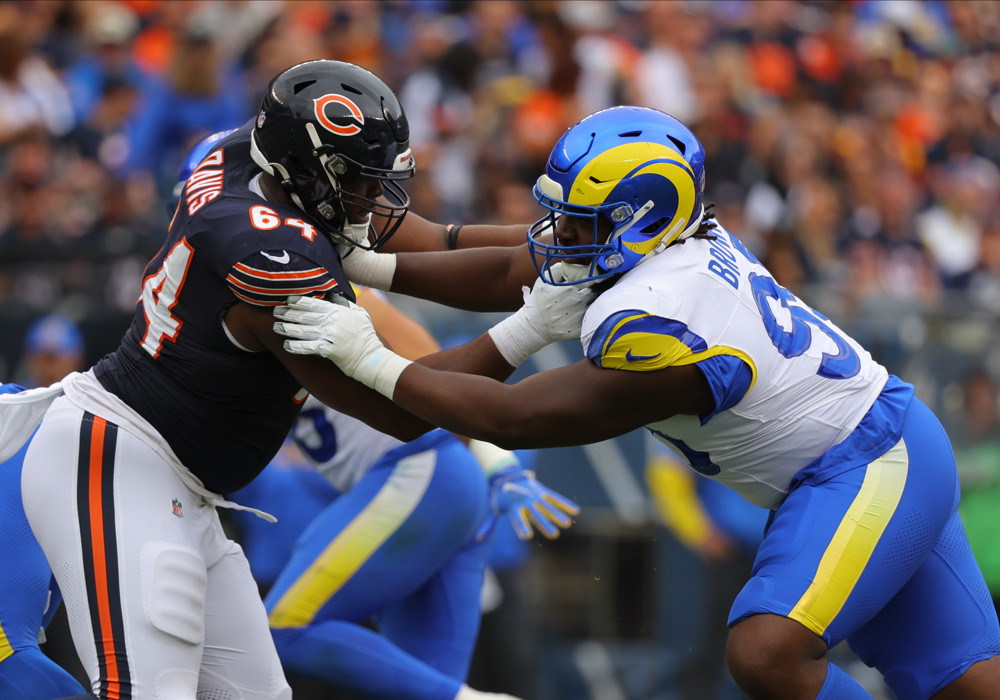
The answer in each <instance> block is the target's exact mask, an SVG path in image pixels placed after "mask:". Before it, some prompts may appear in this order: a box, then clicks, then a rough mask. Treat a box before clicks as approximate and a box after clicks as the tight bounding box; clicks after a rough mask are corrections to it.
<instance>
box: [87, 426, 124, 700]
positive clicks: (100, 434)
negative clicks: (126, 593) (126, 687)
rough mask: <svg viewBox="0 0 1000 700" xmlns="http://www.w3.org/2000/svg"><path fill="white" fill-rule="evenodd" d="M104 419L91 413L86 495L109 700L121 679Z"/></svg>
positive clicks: (116, 693) (113, 698)
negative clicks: (111, 584)
mask: <svg viewBox="0 0 1000 700" xmlns="http://www.w3.org/2000/svg"><path fill="white" fill-rule="evenodd" d="M106 427H107V421H105V420H104V419H103V418H101V417H99V416H94V427H93V432H92V433H91V440H90V469H89V470H88V472H89V478H88V483H87V495H88V498H89V500H90V513H91V518H90V522H91V525H92V528H91V531H90V538H91V547H92V548H93V553H94V585H95V587H96V589H97V600H96V601H94V602H95V603H96V604H97V612H98V617H99V619H100V624H101V629H100V631H99V633H98V635H97V642H98V652H99V653H100V652H102V651H103V655H104V663H105V665H106V666H105V668H106V669H107V671H106V673H107V684H108V687H107V697H108V700H118V698H120V697H121V683H120V681H119V677H118V657H117V655H116V654H115V639H114V630H113V628H112V626H111V607H110V606H111V600H110V598H111V596H110V593H109V591H108V553H107V552H106V551H105V547H104V543H105V533H104V504H103V501H102V500H101V484H102V481H103V480H102V471H103V468H104V431H105V428H106Z"/></svg>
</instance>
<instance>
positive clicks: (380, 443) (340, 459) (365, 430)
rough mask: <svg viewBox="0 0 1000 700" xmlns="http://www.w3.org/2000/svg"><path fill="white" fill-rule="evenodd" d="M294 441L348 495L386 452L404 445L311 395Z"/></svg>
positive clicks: (293, 428)
mask: <svg viewBox="0 0 1000 700" xmlns="http://www.w3.org/2000/svg"><path fill="white" fill-rule="evenodd" d="M292 438H293V440H294V441H295V444H296V445H298V446H299V449H301V450H302V452H303V453H304V454H305V456H306V458H307V459H308V460H309V461H310V462H311V463H312V464H313V466H314V467H315V468H316V471H318V472H319V473H320V474H322V475H323V476H324V477H326V479H327V480H328V481H329V482H330V483H331V484H333V486H334V487H335V488H336V489H337V490H338V491H340V492H341V493H346V492H348V491H350V490H351V488H352V487H353V486H354V485H355V484H356V483H358V481H359V480H360V479H361V477H363V476H364V475H365V474H367V473H368V470H369V469H371V467H372V465H373V464H375V462H377V461H378V460H379V459H380V458H381V457H382V456H383V455H385V453H386V452H388V451H389V450H391V449H394V448H396V447H399V446H400V445H402V444H404V443H403V442H402V441H400V440H397V439H396V438H394V437H392V436H391V435H386V434H385V433H383V432H380V431H378V430H375V428H373V427H371V426H370V425H368V424H367V423H364V422H362V421H360V420H358V419H357V418H352V417H351V416H348V415H346V414H344V413H341V412H340V411H337V410H335V409H332V408H330V407H328V406H324V405H323V404H322V403H320V402H319V401H318V400H317V399H315V398H313V397H312V396H310V397H309V398H308V399H306V402H305V404H304V405H303V406H302V412H301V413H300V414H299V417H298V419H297V420H296V421H295V425H294V426H293V427H292Z"/></svg>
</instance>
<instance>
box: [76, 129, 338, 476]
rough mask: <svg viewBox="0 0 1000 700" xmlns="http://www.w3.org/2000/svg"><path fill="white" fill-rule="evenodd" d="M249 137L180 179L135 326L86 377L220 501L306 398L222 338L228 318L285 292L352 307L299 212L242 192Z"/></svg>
mask: <svg viewBox="0 0 1000 700" xmlns="http://www.w3.org/2000/svg"><path fill="white" fill-rule="evenodd" d="M250 129H251V124H250V123H247V124H246V125H244V126H243V127H241V128H240V129H238V130H237V131H236V132H234V133H233V134H232V135H231V136H229V137H227V138H226V139H224V140H223V141H221V142H220V144H219V147H218V148H217V149H215V150H213V151H211V152H210V153H209V154H208V156H206V157H205V159H204V160H203V161H202V162H201V164H200V165H199V166H198V167H197V168H196V169H195V171H194V172H193V173H192V174H191V176H190V177H189V178H188V180H187V183H186V185H185V187H184V193H183V195H182V196H181V200H180V202H179V204H178V206H177V210H176V212H175V214H174V218H173V221H172V222H171V224H170V229H169V233H168V235H167V239H166V242H165V243H164V245H163V248H162V249H161V250H160V252H159V253H157V255H156V257H154V258H153V260H152V261H151V262H150V263H149V265H148V266H147V267H146V272H145V274H144V276H143V281H142V294H141V296H140V298H139V302H138V305H137V307H136V314H135V319H134V320H133V322H132V325H131V327H130V328H129V330H128V332H127V333H126V334H125V338H124V339H123V340H122V343H121V345H120V346H119V347H118V349H117V350H115V351H114V352H113V353H111V354H109V355H107V356H106V357H105V358H104V359H102V360H101V361H100V362H99V363H98V364H97V366H96V367H95V370H94V371H95V374H96V376H97V378H98V380H99V381H100V382H101V384H102V385H103V386H104V387H105V388H106V389H107V390H108V391H111V392H113V393H114V394H116V395H118V396H119V397H120V398H121V399H122V400H124V401H125V403H127V404H128V405H129V406H131V407H132V408H133V409H134V410H135V411H137V412H138V413H139V414H140V415H141V416H142V417H143V418H145V419H146V420H147V421H149V422H150V423H151V424H152V425H153V427H155V428H156V429H157V430H158V431H159V432H160V434H161V435H162V436H163V438H164V439H165V440H166V441H167V442H168V443H169V444H170V446H171V448H173V450H174V452H175V453H176V455H177V456H178V458H180V460H181V461H182V462H183V463H184V465H185V466H187V468H188V469H190V470H191V471H192V472H193V473H194V474H195V475H197V476H198V477H199V478H200V479H201V480H202V481H203V482H204V484H205V486H207V487H208V488H209V489H211V490H213V491H215V492H217V493H225V492H230V491H235V490H236V489H239V488H241V487H243V486H245V485H246V484H247V483H248V482H250V481H251V480H252V479H253V477H254V476H256V475H257V474H258V473H259V472H260V471H261V470H262V469H263V468H264V467H265V466H266V465H267V463H268V462H269V461H270V460H271V458H272V457H274V455H275V454H276V453H277V451H278V449H279V448H280V447H281V443H282V441H283V440H284V438H285V436H286V434H287V433H288V430H289V428H290V427H291V425H292V423H293V421H294V420H295V417H296V415H297V414H298V411H299V407H300V405H301V402H302V401H303V400H304V399H305V395H306V392H305V391H304V390H302V388H301V386H300V385H299V384H298V383H297V382H296V381H295V379H293V378H292V376H291V374H289V372H288V371H287V370H286V369H285V368H284V366H283V365H282V364H281V363H280V362H279V361H278V359H277V358H275V357H274V355H272V354H271V353H269V352H247V351H245V350H242V349H240V348H238V347H237V346H236V345H235V344H234V343H233V341H231V340H230V339H229V337H228V336H227V335H226V331H225V329H224V328H223V323H222V321H223V317H224V315H225V313H226V311H227V309H229V307H230V306H232V305H233V304H234V303H237V302H239V303H249V304H253V305H255V306H263V307H270V306H277V305H279V304H281V303H283V302H284V300H285V299H286V297H288V295H290V294H302V295H310V296H327V295H330V294H342V295H344V296H346V297H348V298H349V299H352V300H353V299H354V295H353V292H352V291H351V286H350V284H349V282H348V281H347V277H346V275H345V273H344V271H343V268H342V267H341V264H340V258H339V257H338V255H337V252H336V249H335V248H334V246H333V244H332V243H331V242H330V240H329V239H328V238H327V237H326V236H324V235H323V234H322V233H320V232H319V231H318V230H317V229H315V228H314V227H313V226H312V225H311V224H309V223H308V222H307V221H306V220H304V219H303V218H302V216H303V214H302V212H301V211H300V210H299V209H297V208H295V207H293V206H291V205H282V204H276V203H274V202H268V201H266V200H264V199H262V198H261V197H260V196H258V195H257V194H255V193H254V192H252V191H251V190H250V182H251V180H252V179H253V178H254V177H255V176H256V175H257V174H258V173H259V172H260V170H259V169H258V168H257V166H256V165H255V164H254V163H253V161H252V160H251V158H250V147H249V143H250V141H249V139H250Z"/></svg>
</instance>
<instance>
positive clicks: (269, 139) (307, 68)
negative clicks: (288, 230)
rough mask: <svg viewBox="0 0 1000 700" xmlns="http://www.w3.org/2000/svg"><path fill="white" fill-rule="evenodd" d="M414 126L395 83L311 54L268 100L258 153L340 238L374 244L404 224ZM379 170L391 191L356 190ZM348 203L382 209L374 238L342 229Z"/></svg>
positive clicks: (283, 76)
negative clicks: (354, 188) (405, 186)
mask: <svg viewBox="0 0 1000 700" xmlns="http://www.w3.org/2000/svg"><path fill="white" fill-rule="evenodd" d="M409 140H410V127H409V124H408V122H407V121H406V115H405V114H404V113H403V108H402V106H401V105H400V104H399V100H397V99H396V96H395V94H393V92H392V90H390V89H389V87H388V86H387V85H386V84H385V83H384V82H382V80H380V79H379V78H378V77H377V76H376V75H375V74H374V73H371V72H370V71H368V70H365V69H364V68H361V67H360V66H356V65H354V64H351V63H344V62H342V61H328V60H318V61H307V62H305V63H300V64H298V65H296V66H293V67H291V68H289V69H287V70H285V71H282V72H281V73H279V74H278V75H277V76H275V77H274V78H273V79H272V80H271V83H270V85H268V88H267V92H266V93H265V95H264V99H263V101H262V102H261V106H260V111H259V112H258V114H257V123H256V125H255V126H254V129H253V133H252V135H251V139H250V154H251V156H252V157H253V159H254V162H255V163H257V165H258V166H260V167H261V169H263V170H264V171H265V172H267V173H269V174H271V175H273V176H274V177H276V178H278V180H279V181H280V182H281V186H282V188H283V189H284V190H285V194H287V195H288V198H289V199H290V200H291V201H292V202H293V203H294V204H295V205H296V206H297V207H299V208H300V209H301V210H302V211H303V212H305V213H306V214H307V215H308V217H309V219H310V221H311V223H313V224H314V225H316V226H317V228H319V229H320V230H321V231H323V232H324V233H326V234H327V235H328V236H330V237H332V238H333V240H334V241H335V242H336V243H350V244H351V245H357V246H359V247H362V248H368V249H372V250H374V249H375V248H378V247H379V246H380V245H382V244H383V243H384V242H385V241H386V240H388V238H389V236H391V235H392V234H393V233H395V231H396V229H398V228H399V225H400V223H402V221H403V217H404V216H406V212H407V210H408V209H409V206H410V198H409V196H408V195H407V194H406V191H405V190H404V189H403V188H402V186H401V185H400V184H399V183H400V181H401V180H405V179H407V178H410V177H413V172H414V164H413V155H412V154H411V152H410V143H409ZM364 177H372V178H377V179H378V180H379V181H380V182H381V184H382V188H383V191H384V193H383V196H384V200H383V199H381V198H380V199H378V200H376V199H372V198H369V197H364V196H361V195H360V194H357V193H356V192H354V191H352V184H354V183H357V182H358V181H359V180H360V179H361V178H364ZM345 207H355V208H357V209H359V210H363V211H367V212H369V213H370V214H374V215H376V217H377V219H375V220H373V221H378V222H379V227H378V229H377V230H376V229H375V228H372V229H371V230H370V232H369V237H368V239H367V240H366V241H361V242H358V241H355V240H353V239H352V238H351V237H350V236H342V235H341V234H342V232H343V230H344V226H345V225H347V224H349V223H350V222H349V221H348V219H347V210H346V209H345Z"/></svg>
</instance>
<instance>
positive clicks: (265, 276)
mask: <svg viewBox="0 0 1000 700" xmlns="http://www.w3.org/2000/svg"><path fill="white" fill-rule="evenodd" d="M233 269H236V270H239V271H240V272H242V273H244V274H246V275H247V276H249V277H259V278H260V279H262V280H298V279H306V278H309V277H322V276H324V275H328V274H329V273H328V272H327V271H326V270H325V269H323V268H322V267H314V268H313V269H312V270H302V271H299V272H268V271H267V270H258V269H257V268H255V267H250V266H249V265H246V264H245V263H236V264H235V265H233Z"/></svg>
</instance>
